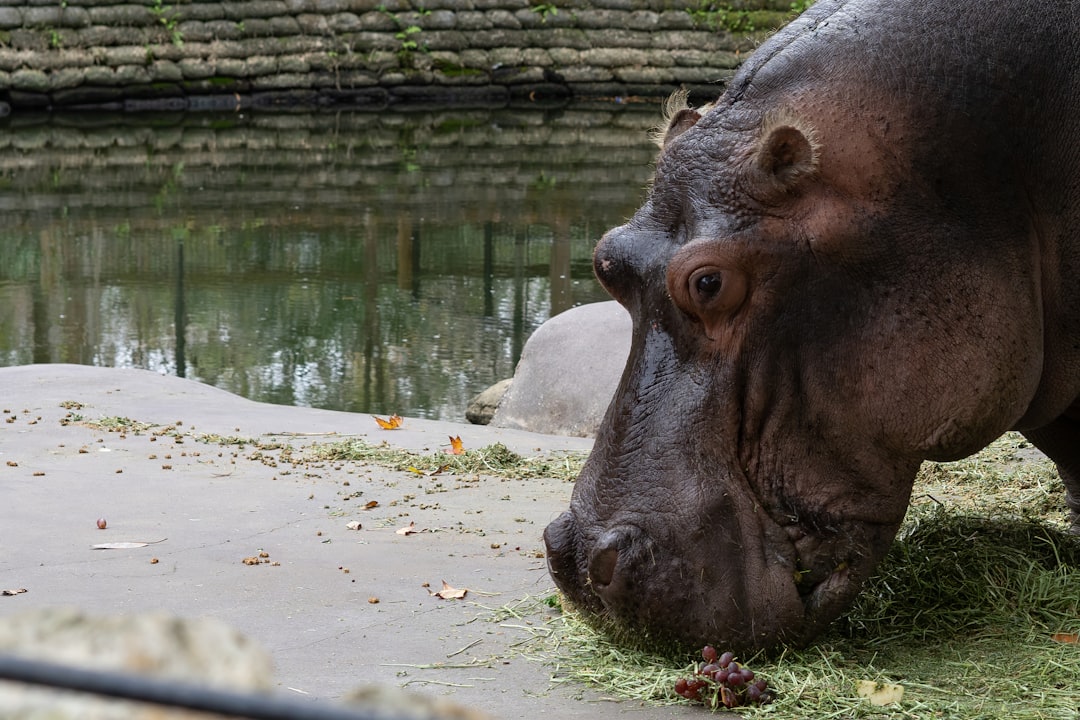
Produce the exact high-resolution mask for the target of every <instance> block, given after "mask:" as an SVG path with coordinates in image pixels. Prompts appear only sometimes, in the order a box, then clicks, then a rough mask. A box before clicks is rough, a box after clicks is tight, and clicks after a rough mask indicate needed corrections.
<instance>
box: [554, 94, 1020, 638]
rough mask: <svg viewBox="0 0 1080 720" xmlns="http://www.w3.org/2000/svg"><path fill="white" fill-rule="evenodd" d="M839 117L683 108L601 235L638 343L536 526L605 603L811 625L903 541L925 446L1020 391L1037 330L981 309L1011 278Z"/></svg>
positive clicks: (571, 581) (598, 610)
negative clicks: (1015, 331)
mask: <svg viewBox="0 0 1080 720" xmlns="http://www.w3.org/2000/svg"><path fill="white" fill-rule="evenodd" d="M818 109H820V108H818ZM846 122H848V120H846V119H845V118H842V117H839V116H837V117H827V116H826V115H825V114H822V113H820V112H819V113H815V112H814V107H813V106H810V110H809V111H807V112H804V113H797V112H795V111H792V110H785V109H779V110H776V109H773V110H769V111H760V110H754V109H750V110H740V111H738V112H737V111H736V109H732V108H722V107H716V108H713V109H711V110H709V111H708V112H705V113H702V112H699V111H697V110H693V109H690V108H683V109H681V110H679V111H678V112H677V113H675V114H674V116H673V117H672V118H671V119H670V122H669V124H668V129H667V132H666V133H664V134H663V137H662V149H661V151H660V155H659V157H658V159H657V168H656V176H655V181H654V184H653V185H652V187H651V188H650V190H649V193H648V197H647V200H646V202H645V204H644V205H643V207H642V208H641V209H640V210H639V211H638V212H637V213H636V214H635V216H634V217H633V218H632V219H631V220H630V221H629V222H628V223H627V224H626V225H624V226H622V227H618V228H615V229H613V230H611V231H609V232H608V233H607V234H606V235H605V236H604V237H603V238H602V240H601V241H600V243H599V244H598V246H597V248H596V251H595V255H594V269H595V272H596V275H597V277H598V278H599V280H600V282H601V283H603V285H604V287H605V288H606V289H607V290H608V292H609V293H610V294H611V295H612V296H613V297H614V298H615V299H616V300H618V301H619V302H620V303H621V304H622V305H624V306H625V307H626V308H627V310H628V311H629V312H630V315H631V317H632V318H633V338H632V345H631V350H630V356H629V359H628V361H627V365H626V368H625V370H624V372H623V375H622V378H621V380H620V384H619V386H618V389H617V391H616V393H615V396H614V398H613V400H612V403H611V405H610V407H609V408H608V410H607V413H606V416H605V418H604V420H603V423H602V425H601V427H600V429H599V431H598V433H597V437H596V442H595V446H594V449H593V452H592V454H591V455H590V457H589V459H588V460H587V462H586V463H585V466H584V468H583V469H582V472H581V474H580V477H579V478H578V480H577V483H576V485H575V487H574V491H573V497H572V500H571V504H570V508H569V510H568V511H567V512H564V513H562V515H560V516H559V517H558V518H557V519H555V520H554V521H553V522H552V523H551V524H550V525H549V526H548V527H547V528H546V530H545V532H544V539H545V543H546V545H547V557H548V568H549V571H550V573H551V575H552V577H553V578H554V580H555V582H556V584H557V585H558V587H559V588H560V590H561V591H562V592H563V594H564V596H565V598H566V599H567V600H569V601H570V603H571V604H572V605H574V606H576V607H578V608H580V609H582V610H584V611H585V612H586V614H587V615H588V616H591V617H595V618H600V619H602V620H603V621H604V623H603V624H605V625H609V626H610V625H611V624H614V625H615V626H616V627H617V628H621V629H623V630H625V631H628V633H629V634H630V635H631V636H632V637H635V638H639V639H640V638H647V639H649V640H650V641H653V642H656V643H660V644H665V645H669V646H670V644H672V643H675V644H678V645H680V646H683V647H689V646H691V645H696V646H697V647H698V648H700V647H701V645H702V644H704V643H706V642H710V643H714V644H716V645H717V646H718V647H724V648H728V649H732V650H736V651H738V652H744V653H745V652H750V651H753V650H758V649H769V648H773V647H775V646H777V645H780V644H799V643H802V642H805V641H807V640H809V639H810V638H812V637H813V636H814V635H815V634H817V633H818V632H820V631H821V630H822V629H823V628H824V626H825V625H827V624H828V623H829V622H830V621H831V620H833V619H834V618H836V617H837V616H838V615H839V614H840V613H841V612H842V611H843V610H844V609H845V608H846V607H847V605H849V604H850V602H851V601H852V600H853V598H854V596H855V595H856V593H857V592H858V590H859V587H860V585H861V584H862V582H863V581H864V580H865V579H866V578H867V577H868V576H869V574H870V573H871V572H872V570H873V568H874V567H875V565H876V564H877V562H878V561H879V560H880V559H881V558H882V556H883V555H884V554H885V553H886V551H887V550H888V548H889V545H890V544H891V542H892V540H893V537H894V535H895V533H896V531H897V529H898V527H899V525H900V523H901V520H902V519H903V517H904V513H905V510H906V507H907V503H908V500H909V495H910V493H911V487H912V482H913V479H914V476H915V473H916V471H917V470H918V466H919V464H920V462H921V461H922V460H923V459H926V458H930V459H939V460H944V459H954V458H957V457H962V456H964V455H966V454H969V453H971V452H974V451H977V450H978V449H979V448H981V447H982V446H983V445H985V444H986V443H987V442H989V441H990V440H992V439H993V438H994V437H996V436H997V434H999V433H1000V432H1002V431H1003V430H1005V429H1007V427H1008V426H1009V423H1010V422H1011V421H1013V420H1015V419H1016V418H1017V417H1019V415H1020V414H1021V413H1022V411H1023V401H1022V394H1023V388H1024V387H1027V386H1030V384H1031V379H1030V378H1028V377H1026V376H1025V377H1021V375H1023V373H1025V372H1026V370H1025V369H1023V368H1021V369H1017V368H1016V367H1015V365H1014V364H1010V363H1009V362H1008V356H1009V354H1010V353H1013V352H1015V351H1016V347H1017V343H1019V342H1020V341H1021V340H1022V339H1023V338H1020V337H1017V336H1011V335H1009V334H1008V333H1007V332H1003V333H1002V334H1001V335H1000V337H998V342H996V343H986V342H981V341H983V340H986V338H984V337H978V335H979V334H980V333H981V332H982V331H981V330H979V329H978V326H977V324H975V323H973V322H971V319H972V317H973V316H974V315H975V314H976V313H979V314H980V317H982V314H985V313H989V314H993V313H994V312H995V311H994V310H993V309H992V308H993V306H994V305H995V297H999V294H1003V293H1007V292H1011V289H1010V288H1009V287H1008V286H1007V285H1006V284H1004V283H1006V282H1007V281H1006V280H1000V281H999V277H998V275H999V273H997V272H996V270H994V269H993V268H981V267H977V266H976V267H972V266H971V264H970V263H969V264H967V265H966V266H964V267H959V264H958V263H952V262H951V261H950V259H949V257H948V253H949V252H952V250H946V251H942V252H935V251H933V250H932V249H931V246H930V245H929V244H928V243H927V242H924V240H923V238H924V237H925V236H926V235H927V234H928V233H927V232H925V231H923V230H920V228H919V224H920V223H922V222H924V219H923V218H921V217H919V216H918V213H917V212H914V211H909V210H905V207H924V206H925V201H926V198H925V197H922V196H920V193H923V192H924V188H922V187H921V186H918V184H917V183H915V184H912V186H911V187H909V186H908V184H905V183H901V182H899V177H900V176H901V175H902V173H903V172H904V170H905V168H904V167H903V163H904V160H903V159H902V153H897V152H895V151H894V150H892V149H889V148H887V147H885V146H884V144H882V143H879V142H877V139H876V138H875V137H874V136H873V131H872V128H867V127H862V128H859V127H855V126H854V125H853V124H852V125H850V126H848V125H845V123H846ZM851 122H852V123H854V121H851ZM947 225H948V221H945V222H943V223H942V226H943V227H941V228H937V229H936V230H935V231H940V232H945V233H948V232H949V229H948V228H947ZM958 244H960V243H959V241H958ZM976 265H978V263H976ZM998 304H1000V303H998ZM1020 334H1021V335H1022V332H1021V333H1020ZM1014 341H1015V342H1014ZM1018 373H1019V374H1018ZM1021 380H1022V382H1021Z"/></svg>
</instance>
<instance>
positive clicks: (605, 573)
mask: <svg viewBox="0 0 1080 720" xmlns="http://www.w3.org/2000/svg"><path fill="white" fill-rule="evenodd" d="M618 562H619V550H618V549H617V548H613V547H609V548H605V549H603V550H600V551H598V552H596V553H593V556H592V559H590V560H589V579H590V580H592V584H593V585H598V586H607V585H610V584H611V580H612V578H614V577H615V565H616V564H617V563H618Z"/></svg>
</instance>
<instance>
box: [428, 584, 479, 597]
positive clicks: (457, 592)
mask: <svg viewBox="0 0 1080 720" xmlns="http://www.w3.org/2000/svg"><path fill="white" fill-rule="evenodd" d="M428 592H431V591H430V590H429V591H428ZM467 592H469V588H456V587H453V586H451V585H449V584H448V583H447V582H446V581H445V580H443V581H442V590H440V591H439V592H434V593H431V594H432V595H433V596H434V597H437V598H440V599H442V600H460V599H462V598H463V597H465V593H467Z"/></svg>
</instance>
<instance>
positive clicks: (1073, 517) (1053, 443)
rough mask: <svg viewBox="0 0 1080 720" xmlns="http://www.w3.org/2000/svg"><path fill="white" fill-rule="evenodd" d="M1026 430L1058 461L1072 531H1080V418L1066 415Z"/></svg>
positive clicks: (1038, 446) (1048, 454)
mask: <svg viewBox="0 0 1080 720" xmlns="http://www.w3.org/2000/svg"><path fill="white" fill-rule="evenodd" d="M1074 407H1075V405H1074ZM1023 434H1024V437H1026V438H1027V439H1028V440H1030V441H1031V444H1032V445H1034V446H1035V447H1037V448H1039V450H1042V451H1043V452H1044V453H1046V456H1047V457H1049V458H1050V459H1051V460H1053V461H1054V464H1055V465H1057V469H1058V474H1060V475H1061V479H1062V481H1063V482H1064V483H1065V503H1066V504H1067V505H1068V506H1069V520H1070V521H1071V522H1072V527H1070V528H1069V532H1070V533H1071V534H1073V535H1080V420H1077V419H1076V418H1073V417H1069V415H1062V416H1061V417H1059V418H1058V419H1057V420H1055V421H1054V422H1052V423H1050V424H1049V425H1046V426H1044V427H1041V428H1039V429H1037V430H1029V431H1025V432H1024V433H1023Z"/></svg>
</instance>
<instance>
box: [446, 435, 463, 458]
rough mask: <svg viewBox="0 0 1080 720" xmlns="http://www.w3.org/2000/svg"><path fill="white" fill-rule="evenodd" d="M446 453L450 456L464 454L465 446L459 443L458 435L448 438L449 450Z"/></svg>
mask: <svg viewBox="0 0 1080 720" xmlns="http://www.w3.org/2000/svg"><path fill="white" fill-rule="evenodd" d="M447 452H449V453H450V454H451V455H464V454H465V445H464V443H462V442H461V436H460V435H458V436H457V437H453V436H451V437H450V449H449V450H448V451H447Z"/></svg>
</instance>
